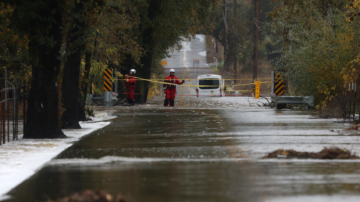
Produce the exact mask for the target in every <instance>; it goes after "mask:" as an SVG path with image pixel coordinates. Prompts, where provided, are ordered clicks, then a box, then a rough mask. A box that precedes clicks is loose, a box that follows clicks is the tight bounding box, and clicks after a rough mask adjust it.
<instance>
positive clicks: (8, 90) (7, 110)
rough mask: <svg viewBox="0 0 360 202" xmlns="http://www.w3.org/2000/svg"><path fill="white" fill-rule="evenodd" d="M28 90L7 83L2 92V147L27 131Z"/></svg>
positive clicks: (0, 93) (0, 94)
mask: <svg viewBox="0 0 360 202" xmlns="http://www.w3.org/2000/svg"><path fill="white" fill-rule="evenodd" d="M27 100H28V88H27V87H26V86H19V87H18V86H16V85H15V84H12V83H10V82H7V85H6V87H5V88H2V89H1V90H0V145H2V144H5V143H6V142H10V141H13V140H17V139H18V136H19V134H23V131H25V122H26V110H27V103H28V101H27Z"/></svg>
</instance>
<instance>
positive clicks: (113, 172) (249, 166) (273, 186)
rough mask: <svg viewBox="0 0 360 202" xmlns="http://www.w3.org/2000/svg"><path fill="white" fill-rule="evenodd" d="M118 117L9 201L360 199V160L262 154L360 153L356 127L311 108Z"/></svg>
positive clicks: (151, 111) (124, 112)
mask: <svg viewBox="0 0 360 202" xmlns="http://www.w3.org/2000/svg"><path fill="white" fill-rule="evenodd" d="M118 109H119V110H118V111H117V112H116V113H115V114H117V115H118V118H117V119H115V120H113V123H112V124H111V125H109V126H107V127H106V128H104V129H102V130H99V131H96V132H94V133H92V134H90V135H88V136H86V137H84V138H83V139H82V140H80V141H79V142H77V143H76V144H74V145H73V146H72V147H70V148H69V149H67V150H66V151H64V152H63V153H61V154H60V155H59V156H58V157H57V158H56V159H53V160H52V161H51V162H49V163H48V165H47V166H45V167H44V168H42V169H41V170H40V171H38V172H37V173H36V174H35V175H34V176H32V177H31V178H29V179H28V180H26V181H25V182H23V183H22V184H20V185H19V186H18V187H16V188H15V189H13V190H12V191H11V192H10V193H9V195H10V196H11V198H10V199H8V200H6V201H14V202H15V201H45V200H46V199H48V198H51V199H56V198H58V197H64V196H67V195H70V194H73V193H74V192H77V191H81V190H85V189H97V190H104V191H107V192H109V193H110V194H114V195H116V194H120V193H121V194H124V195H131V196H132V197H133V198H134V199H135V201H137V202H155V201H156V202H160V201H164V202H170V201H173V202H185V201H186V202H199V201H206V202H208V201H209V202H212V201H214V202H215V201H216V202H218V201H226V202H227V201H229V202H232V201H234V202H235V201H251V202H253V201H254V202H256V201H290V202H291V201H307V202H309V201H340V200H346V201H359V200H360V161H355V160H352V161H345V160H342V161H341V160H337V161H330V160H285V159H274V160H263V159H261V157H262V156H264V155H265V154H266V153H267V152H271V151H273V150H275V149H279V148H281V149H297V150H302V151H305V150H306V151H319V150H321V149H322V148H323V147H329V146H339V147H342V148H347V149H352V151H354V152H358V151H359V150H360V147H359V143H360V137H359V134H358V132H331V131H330V130H332V129H334V130H340V129H344V128H346V127H348V126H349V125H348V124H344V123H339V122H337V121H336V120H334V119H327V120H325V119H313V118H312V117H311V116H310V115H309V112H304V111H276V110H273V109H261V108H257V109H245V108H243V109H241V108H239V109H231V108H225V109H197V108H185V109H180V108H157V107H148V108H139V107H135V108H118Z"/></svg>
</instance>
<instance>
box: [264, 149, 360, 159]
mask: <svg viewBox="0 0 360 202" xmlns="http://www.w3.org/2000/svg"><path fill="white" fill-rule="evenodd" d="M262 158H263V159H267V158H292V159H294V158H295V159H360V157H359V156H356V155H355V154H353V153H351V152H350V151H349V150H346V149H340V148H337V147H330V148H326V147H325V148H324V149H323V150H321V151H320V152H298V151H295V150H292V149H290V150H283V149H278V150H276V151H273V152H271V153H269V154H268V155H267V156H264V157H262Z"/></svg>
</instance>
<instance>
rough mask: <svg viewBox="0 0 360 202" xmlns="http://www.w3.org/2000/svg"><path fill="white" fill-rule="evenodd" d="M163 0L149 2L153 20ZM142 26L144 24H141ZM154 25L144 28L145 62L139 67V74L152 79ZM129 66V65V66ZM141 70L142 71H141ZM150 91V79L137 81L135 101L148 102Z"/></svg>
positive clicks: (151, 19)
mask: <svg viewBox="0 0 360 202" xmlns="http://www.w3.org/2000/svg"><path fill="white" fill-rule="evenodd" d="M161 3H162V0H151V1H150V3H149V12H148V19H149V20H150V21H153V20H154V19H155V18H156V15H158V14H159V9H160V8H161ZM144 23H145V22H144ZM140 26H142V24H140ZM154 29H155V28H154V27H153V26H149V27H147V28H145V29H144V31H143V33H142V43H141V44H143V47H145V51H146V54H145V55H144V56H142V57H141V59H140V62H141V64H143V66H142V67H138V71H137V72H139V73H138V76H139V77H141V78H145V79H150V76H151V66H152V62H153V57H154V46H155V45H156V44H155V42H154V39H153V38H152V37H153V33H154ZM128 67H129V66H128ZM139 70H140V71H139ZM148 91H149V82H148V81H137V82H136V86H135V93H136V94H135V102H136V103H140V104H143V103H146V101H147V94H148Z"/></svg>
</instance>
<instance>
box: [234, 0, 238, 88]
mask: <svg viewBox="0 0 360 202" xmlns="http://www.w3.org/2000/svg"><path fill="white" fill-rule="evenodd" d="M236 55H237V54H236V0H234V84H236V79H237V69H236V63H237V61H236Z"/></svg>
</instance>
